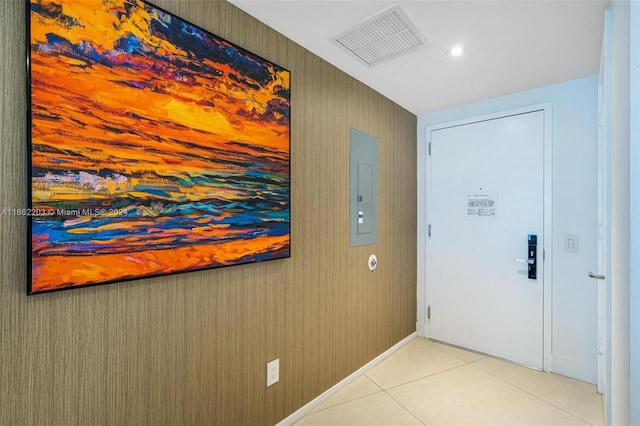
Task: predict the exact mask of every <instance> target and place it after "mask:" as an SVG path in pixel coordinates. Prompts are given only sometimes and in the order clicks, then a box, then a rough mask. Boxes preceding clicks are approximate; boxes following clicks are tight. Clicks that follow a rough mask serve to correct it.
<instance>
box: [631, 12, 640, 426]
mask: <svg viewBox="0 0 640 426" xmlns="http://www.w3.org/2000/svg"><path fill="white" fill-rule="evenodd" d="M630 7H631V23H630V40H631V46H630V49H631V54H630V56H631V76H630V82H629V83H630V86H631V87H630V89H631V90H630V92H631V136H630V137H631V140H630V145H631V232H630V235H631V247H630V250H631V253H630V255H631V277H630V278H631V283H630V293H631V294H630V301H631V303H630V306H629V312H630V315H631V324H630V330H629V334H630V348H629V351H630V357H631V359H630V370H631V375H630V380H631V383H630V392H629V400H630V405H631V413H630V424H633V425H640V2H637V1H636V2H633V3H631V5H630Z"/></svg>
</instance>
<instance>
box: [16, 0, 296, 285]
mask: <svg viewBox="0 0 640 426" xmlns="http://www.w3.org/2000/svg"><path fill="white" fill-rule="evenodd" d="M28 7H29V20H28V24H29V33H28V37H29V39H28V40H29V58H28V59H29V78H30V84H29V88H30V92H29V96H30V110H29V113H30V116H29V119H30V126H29V195H28V196H29V206H28V207H29V208H28V209H27V215H28V216H29V227H28V229H29V233H30V235H29V237H30V240H31V247H30V250H29V254H30V263H31V267H30V268H28V269H29V283H28V292H29V294H34V293H41V292H48V291H54V290H61V289H68V288H74V287H81V286H87V285H95V284H102V283H108V282H120V281H128V280H132V279H136V278H142V277H152V276H158V275H163V274H170V273H177V272H186V271H195V270H202V269H209V268H214V267H219V266H226V265H236V264H242V263H249V262H258V261H263V260H271V259H278V258H284V257H289V255H290V254H289V241H290V187H289V177H290V172H289V152H290V139H289V137H290V131H289V112H290V101H289V82H290V74H289V71H287V70H286V69H283V68H281V67H279V66H277V65H275V64H273V63H271V62H269V61H267V60H265V59H263V58H260V57H258V56H256V55H253V54H251V53H249V52H247V51H245V50H243V49H241V48H239V47H237V46H235V45H233V44H231V43H229V42H228V41H225V40H223V39H221V38H218V37H216V36H215V35H213V34H211V33H209V32H207V31H204V30H203V29H201V28H198V27H196V26H194V25H192V24H189V23H188V22H185V21H184V20H181V19H180V18H177V17H176V16H174V15H172V14H170V13H168V12H166V11H163V10H162V9H159V8H157V7H155V6H153V5H151V4H150V3H147V2H146V1H141V0H54V1H50V0H30V2H29V6H28Z"/></svg>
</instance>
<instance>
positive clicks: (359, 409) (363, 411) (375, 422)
mask: <svg viewBox="0 0 640 426" xmlns="http://www.w3.org/2000/svg"><path fill="white" fill-rule="evenodd" d="M316 425H317V426H329V425H330V426H387V425H388V426H403V425H407V426H414V425H415V426H422V423H420V421H418V419H416V418H415V417H414V416H413V415H411V413H409V412H408V411H407V410H405V409H404V408H403V407H402V406H401V405H400V404H398V403H397V402H396V401H394V400H393V399H392V398H391V397H390V396H389V395H387V394H386V393H384V392H378V393H375V394H373V395H369V396H365V397H363V398H359V399H356V400H354V401H350V402H346V403H344V404H340V405H336V406H334V407H331V408H327V409H326V410H322V411H316V412H313V413H311V414H309V415H307V416H306V417H304V418H303V419H301V420H300V421H299V422H297V423H296V426H316Z"/></svg>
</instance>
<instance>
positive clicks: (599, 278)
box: [589, 272, 604, 280]
mask: <svg viewBox="0 0 640 426" xmlns="http://www.w3.org/2000/svg"><path fill="white" fill-rule="evenodd" d="M589 278H593V279H594V280H604V275H598V274H594V273H593V272H589Z"/></svg>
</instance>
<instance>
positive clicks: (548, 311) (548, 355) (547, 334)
mask: <svg viewBox="0 0 640 426" xmlns="http://www.w3.org/2000/svg"><path fill="white" fill-rule="evenodd" d="M536 111H543V112H544V119H543V123H544V147H543V167H544V170H543V180H544V189H543V191H544V194H543V200H544V201H543V203H544V206H543V211H544V217H543V232H544V247H543V261H542V262H540V264H541V266H542V268H543V275H542V276H543V302H542V303H543V315H542V316H543V318H542V321H543V327H542V333H543V341H542V348H543V360H542V362H543V364H542V365H543V370H544V371H552V352H551V348H552V346H551V332H552V327H551V326H552V305H551V302H552V289H553V284H552V272H553V255H552V254H553V252H552V246H553V244H552V243H553V226H552V225H553V224H552V217H553V216H552V212H553V210H552V200H553V193H552V188H553V186H552V177H553V174H552V165H553V161H552V160H553V155H552V154H553V131H552V123H553V105H552V103H551V102H545V103H541V104H535V105H529V106H525V107H521V108H516V109H509V110H505V111H500V112H496V113H491V114H483V115H480V116H475V117H469V118H465V119H461V120H455V121H449V122H445V123H441V124H436V125H431V126H427V127H426V129H425V132H426V134H425V137H426V147H427V150H426V151H427V152H426V153H425V154H426V158H425V166H426V167H425V171H426V172H425V173H426V180H425V182H426V185H425V189H426V191H425V192H426V194H425V201H426V208H425V209H424V210H423V211H422V212H421V211H418V218H419V219H418V220H419V221H424V222H423V223H422V224H420V223H419V224H418V229H424V230H425V231H426V230H427V229H428V224H429V222H430V221H429V219H430V209H429V202H430V195H429V193H430V192H431V160H430V154H429V148H428V147H429V144H430V143H431V132H433V131H435V130H441V129H446V128H449V127H455V126H461V125H465V124H473V123H478V122H481V121H487V120H495V119H500V118H505V117H509V116H514V115H521V114H526V113H530V112H536ZM420 210H422V209H420ZM425 239H426V244H427V245H428V236H425ZM423 253H424V258H423V261H424V265H425V267H424V268H422V271H423V272H422V273H421V274H420V275H422V276H421V277H420V276H419V277H418V280H422V282H423V283H424V285H425V299H424V300H423V301H422V303H424V305H423V307H424V312H425V322H424V323H423V324H422V325H420V324H419V329H418V331H419V334H420V335H424V337H427V338H430V337H431V320H430V318H428V314H427V312H428V306H429V304H430V299H431V298H430V293H431V287H430V285H429V283H428V282H427V281H426V265H427V257H428V255H427V250H426V246H425V250H424V252H423ZM420 328H422V330H421V329H420Z"/></svg>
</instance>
